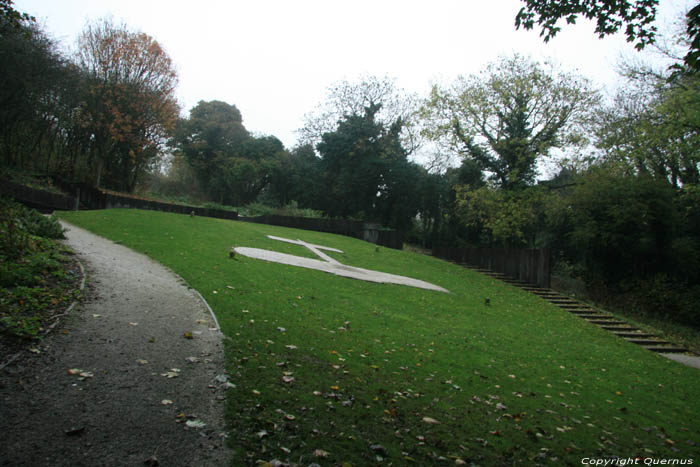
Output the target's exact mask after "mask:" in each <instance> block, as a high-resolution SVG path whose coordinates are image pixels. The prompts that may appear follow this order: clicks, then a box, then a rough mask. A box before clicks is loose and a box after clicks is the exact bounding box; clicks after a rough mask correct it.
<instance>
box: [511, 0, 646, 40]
mask: <svg viewBox="0 0 700 467" xmlns="http://www.w3.org/2000/svg"><path fill="white" fill-rule="evenodd" d="M523 1H524V2H525V6H524V7H522V8H521V9H520V11H519V12H518V15H517V16H516V17H515V27H516V28H520V26H523V27H524V28H525V29H532V28H533V27H534V26H535V24H537V25H538V26H541V27H542V31H541V32H540V36H544V41H545V42H548V41H549V40H550V39H551V38H553V37H554V36H556V35H557V33H558V32H559V31H561V28H560V27H558V26H557V22H558V21H559V20H560V19H563V18H565V19H566V23H567V24H574V23H576V19H577V18H578V15H582V16H583V17H584V18H587V19H594V20H596V29H595V32H596V33H597V34H598V36H599V37H600V38H601V39H602V38H603V37H605V36H608V35H611V34H615V33H616V32H618V31H619V30H620V28H622V27H623V26H625V36H627V41H628V42H635V41H636V44H635V47H636V48H637V49H638V50H641V49H643V48H644V47H645V46H647V45H649V44H651V43H652V42H654V38H655V35H656V26H654V24H653V23H654V20H655V18H656V7H657V5H658V4H659V1H658V0H633V1H626V0H604V1H596V0H583V1H581V0H559V1H547V2H543V1H539V0H523Z"/></svg>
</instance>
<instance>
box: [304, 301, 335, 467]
mask: <svg viewBox="0 0 700 467" xmlns="http://www.w3.org/2000/svg"><path fill="white" fill-rule="evenodd" d="M299 298H301V297H299ZM329 455H330V453H329V452H328V451H324V450H323V449H316V450H314V456H316V457H328V456H329Z"/></svg>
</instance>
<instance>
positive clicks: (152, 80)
mask: <svg viewBox="0 0 700 467" xmlns="http://www.w3.org/2000/svg"><path fill="white" fill-rule="evenodd" d="M76 60H77V66H78V67H79V69H80V70H81V71H82V73H83V74H84V75H85V78H86V89H85V91H86V94H85V95H84V98H83V101H82V105H81V107H80V109H79V117H78V120H79V123H80V125H81V127H82V128H84V129H85V130H86V131H87V134H88V135H89V140H90V144H89V152H90V154H91V156H92V158H93V159H94V164H95V167H96V177H97V185H98V186H99V185H100V184H101V183H103V182H104V186H105V187H107V188H114V189H117V190H123V191H127V192H131V191H133V189H134V187H135V186H136V183H137V182H138V179H139V177H140V176H142V174H143V173H144V171H146V170H147V169H148V168H150V167H151V165H152V164H153V163H154V162H155V161H157V160H158V158H159V157H160V156H161V154H162V152H163V150H164V145H163V142H164V140H165V138H166V137H167V136H168V135H169V133H170V131H171V130H172V129H173V128H174V127H175V120H176V118H177V114H178V106H177V102H176V98H175V86H176V84H177V74H176V72H175V67H174V65H173V63H172V60H171V59H170V57H169V56H168V55H167V53H166V52H165V50H163V48H162V47H161V46H160V44H159V43H158V42H157V41H155V40H154V39H153V38H152V37H150V36H148V35H147V34H144V33H142V32H134V31H130V30H129V29H128V28H127V27H126V26H125V25H115V24H114V23H113V22H112V21H111V19H103V20H101V21H98V22H95V23H91V24H88V25H87V27H86V28H85V30H84V31H83V33H82V35H81V36H80V39H79V41H78V54H77V57H76ZM103 172H104V180H103V179H102V176H103Z"/></svg>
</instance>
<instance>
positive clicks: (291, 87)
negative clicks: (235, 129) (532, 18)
mask: <svg viewBox="0 0 700 467" xmlns="http://www.w3.org/2000/svg"><path fill="white" fill-rule="evenodd" d="M14 3H15V8H16V9H17V10H19V11H22V12H27V13H29V14H31V15H34V16H36V17H37V19H38V21H39V22H40V24H42V25H44V26H45V29H46V31H47V32H48V33H49V34H50V35H51V36H53V37H54V38H56V39H58V40H59V41H60V42H61V43H62V44H64V45H65V46H66V47H73V45H74V44H75V40H76V38H77V36H78V35H79V33H80V31H81V30H82V29H83V28H84V26H85V24H86V22H87V21H88V20H94V19H97V18H101V17H104V16H107V15H112V16H113V18H114V19H115V20H116V21H117V22H119V21H124V22H125V23H126V24H127V25H128V26H129V27H130V28H132V29H136V30H140V31H142V32H145V33H147V34H149V35H150V36H152V37H154V38H155V39H156V40H158V42H159V43H160V44H161V45H162V46H163V47H164V48H165V49H166V50H167V52H168V53H169V54H170V56H171V58H172V59H173V61H174V62H175V64H176V66H177V70H178V73H179V80H180V84H179V89H178V93H177V95H178V98H179V101H180V105H181V106H182V108H183V112H185V113H187V112H189V109H191V108H192V107H193V106H194V105H196V104H197V102H198V101H200V100H206V101H209V100H222V101H225V102H228V103H229V104H234V105H236V107H238V109H239V110H240V111H241V113H242V114H243V123H244V125H245V126H246V128H247V129H248V130H249V131H252V132H254V133H258V134H266V135H274V136H276V137H278V138H279V139H280V140H282V141H283V142H284V144H285V146H286V147H288V148H291V147H293V146H294V145H295V143H296V140H297V134H296V130H297V129H298V128H299V127H300V126H301V125H302V123H303V115H304V114H305V113H308V112H311V111H313V109H314V108H315V107H316V106H317V105H318V104H319V103H320V102H321V101H322V100H324V97H325V95H326V91H327V88H328V86H330V85H331V84H332V83H334V82H337V81H340V80H344V79H347V80H349V81H354V80H356V79H357V78H358V77H360V76H363V75H376V76H380V77H383V76H389V77H392V78H396V84H397V86H398V87H400V88H403V89H405V90H407V91H410V92H415V93H418V94H419V95H421V96H426V95H427V93H428V91H429V89H430V85H431V84H432V83H434V82H450V81H451V80H452V79H453V78H454V77H456V76H457V75H459V74H463V75H469V74H473V73H478V72H479V71H481V70H482V69H483V68H484V67H485V65H486V64H487V63H489V62H491V61H493V60H495V59H496V58H497V57H498V56H501V55H511V54H513V53H515V52H518V53H521V54H525V55H530V56H532V57H533V58H536V59H539V60H544V59H546V58H551V59H554V60H555V61H556V62H558V63H560V64H561V66H562V68H563V69H564V70H567V71H577V72H578V73H580V74H582V75H584V76H587V77H588V78H590V79H592V80H593V81H594V82H595V83H596V84H597V85H599V86H601V87H603V86H607V87H608V88H610V87H612V86H614V84H615V82H616V79H617V77H616V74H615V63H616V62H617V60H618V57H619V56H620V54H633V53H634V51H633V49H632V47H631V46H630V45H629V44H627V43H626V42H625V40H624V37H622V35H619V36H616V37H609V38H606V39H603V40H599V39H597V37H596V35H595V34H594V33H593V29H594V25H593V24H592V23H589V22H587V21H585V20H582V21H580V22H579V24H577V25H576V26H565V27H564V28H563V31H562V32H561V33H560V34H559V35H558V36H557V37H556V38H555V39H553V40H552V41H550V42H549V43H548V44H544V43H543V42H542V40H541V38H540V37H539V30H537V31H535V30H533V31H524V30H520V31H516V30H515V27H514V20H515V15H516V14H517V12H518V10H519V9H520V7H521V5H522V4H523V3H522V2H521V1H520V0H430V1H426V0H422V1H413V0H402V1H394V0H353V1H336V0H318V1H316V0H247V1H238V0H228V1H226V0H198V1H191V0H188V1H184V0H15V2H14ZM660 3H661V5H660V12H659V13H660V14H659V16H660V18H659V21H660V22H661V23H662V25H663V23H669V24H670V22H671V21H673V20H674V19H675V18H676V17H677V15H678V12H684V11H685V9H686V8H687V7H688V6H692V5H691V3H694V2H690V1H689V0H661V2H660Z"/></svg>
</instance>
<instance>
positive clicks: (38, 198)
mask: <svg viewBox="0 0 700 467" xmlns="http://www.w3.org/2000/svg"><path fill="white" fill-rule="evenodd" d="M0 195H2V196H7V197H9V198H13V199H15V200H17V201H19V202H21V203H22V204H24V205H25V206H28V207H30V208H35V209H37V210H38V211H40V212H44V213H50V212H53V211H54V210H56V209H58V210H61V211H68V210H71V209H75V198H73V197H71V196H66V195H62V194H60V193H53V192H50V191H45V190H39V189H36V188H31V187H28V186H25V185H20V184H19V183H14V182H11V181H9V180H0Z"/></svg>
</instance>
